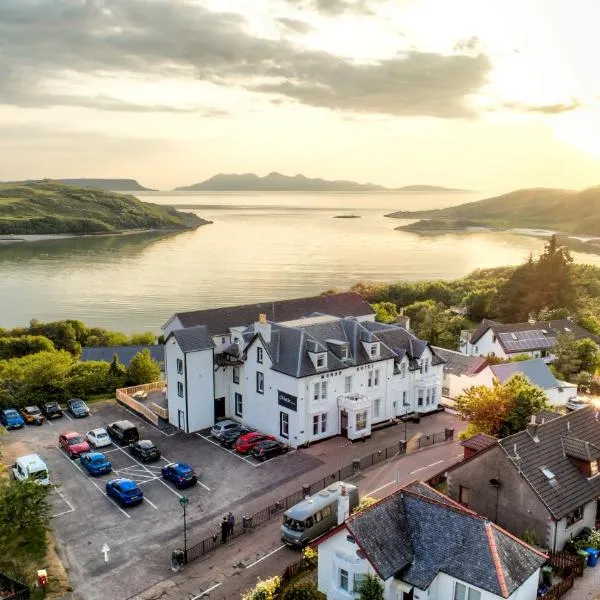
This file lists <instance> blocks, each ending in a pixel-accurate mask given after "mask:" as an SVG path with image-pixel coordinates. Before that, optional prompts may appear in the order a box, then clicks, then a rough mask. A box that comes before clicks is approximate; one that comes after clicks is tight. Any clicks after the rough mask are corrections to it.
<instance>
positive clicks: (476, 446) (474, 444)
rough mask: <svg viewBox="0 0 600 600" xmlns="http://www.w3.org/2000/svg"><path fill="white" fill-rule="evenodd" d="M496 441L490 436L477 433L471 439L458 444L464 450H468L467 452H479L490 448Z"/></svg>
mask: <svg viewBox="0 0 600 600" xmlns="http://www.w3.org/2000/svg"><path fill="white" fill-rule="evenodd" d="M497 441H498V440H497V439H496V438H495V437H492V436H491V435H487V434H485V433H477V434H475V435H474V436H473V437H470V438H469V439H466V440H464V441H462V442H461V443H460V445H461V446H463V447H464V448H469V450H475V452H480V451H481V450H485V449H486V448H489V447H490V446H493V445H494V444H495V443H496V442H497Z"/></svg>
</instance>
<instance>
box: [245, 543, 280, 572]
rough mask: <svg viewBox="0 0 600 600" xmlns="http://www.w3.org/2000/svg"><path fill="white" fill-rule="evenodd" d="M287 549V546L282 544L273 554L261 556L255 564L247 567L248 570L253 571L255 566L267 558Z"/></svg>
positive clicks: (272, 551)
mask: <svg viewBox="0 0 600 600" xmlns="http://www.w3.org/2000/svg"><path fill="white" fill-rule="evenodd" d="M285 547H286V544H282V545H281V546H279V548H275V550H271V552H269V553H268V554H265V555H264V556H261V557H260V558H259V559H258V560H255V561H254V562H253V563H250V564H249V565H246V569H251V568H252V567H253V566H254V565H257V564H258V563H259V562H262V561H263V560H265V558H269V556H273V554H275V553H276V552H279V551H280V550H281V549H282V548H285Z"/></svg>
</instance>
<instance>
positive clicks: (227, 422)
mask: <svg viewBox="0 0 600 600" xmlns="http://www.w3.org/2000/svg"><path fill="white" fill-rule="evenodd" d="M240 427H241V425H240V423H238V422H237V421H232V420H231V419H223V420H222V421H217V422H216V423H215V424H214V425H213V427H212V429H211V430H210V435H212V437H214V438H216V439H217V440H219V441H221V440H222V439H223V434H224V433H225V432H226V431H229V430H230V429H239V428H240Z"/></svg>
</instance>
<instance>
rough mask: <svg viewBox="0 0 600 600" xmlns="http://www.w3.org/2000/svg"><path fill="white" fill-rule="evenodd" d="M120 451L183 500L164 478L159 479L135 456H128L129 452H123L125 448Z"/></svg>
mask: <svg viewBox="0 0 600 600" xmlns="http://www.w3.org/2000/svg"><path fill="white" fill-rule="evenodd" d="M119 450H120V451H121V452H122V453H123V454H124V455H125V456H128V457H129V458H130V459H131V460H132V461H133V462H135V463H137V464H138V465H139V466H140V467H142V469H144V470H145V471H146V472H147V473H150V475H152V476H153V477H154V478H155V479H156V481H159V482H160V483H162V485H164V486H165V487H166V488H167V489H168V490H169V491H170V492H171V493H173V494H175V495H176V496H177V497H178V498H183V496H182V495H181V494H180V493H179V492H176V491H175V490H174V489H173V488H172V487H171V486H170V485H167V484H166V483H165V482H164V481H163V480H162V478H160V477H157V476H156V474H155V473H153V472H152V471H151V470H150V469H148V467H146V465H145V464H143V463H141V462H139V461H138V460H137V459H135V458H134V457H133V456H131V454H128V453H127V452H125V450H123V448H121V447H119Z"/></svg>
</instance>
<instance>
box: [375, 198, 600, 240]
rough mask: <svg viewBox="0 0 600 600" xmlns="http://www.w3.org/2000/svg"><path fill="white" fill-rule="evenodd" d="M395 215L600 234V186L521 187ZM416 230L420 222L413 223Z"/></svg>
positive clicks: (439, 221) (500, 226)
mask: <svg viewBox="0 0 600 600" xmlns="http://www.w3.org/2000/svg"><path fill="white" fill-rule="evenodd" d="M386 217H391V218H393V219H424V220H425V221H423V227H424V228H427V227H426V221H427V220H435V221H436V227H438V228H439V227H441V222H442V221H448V222H450V224H452V225H455V224H456V223H452V222H453V221H456V219H466V220H469V221H476V222H477V225H485V226H489V227H495V228H503V229H512V228H536V229H552V230H554V231H558V232H562V233H570V234H581V235H585V234H589V235H600V186H596V187H591V188H587V189H585V190H582V191H574V190H560V189H551V188H534V189H525V190H517V191H515V192H510V193H509V194H503V195H502V196H495V197H493V198H486V199H485V200H478V201H477V202H469V203H467V204H460V205H459V206H451V207H449V208H443V209H437V210H420V211H398V212H394V213H390V214H387V215H386ZM411 228H412V230H416V229H417V228H418V224H417V223H414V224H411Z"/></svg>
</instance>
